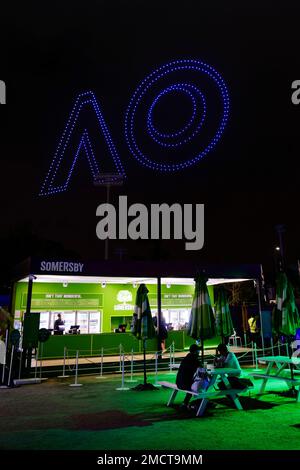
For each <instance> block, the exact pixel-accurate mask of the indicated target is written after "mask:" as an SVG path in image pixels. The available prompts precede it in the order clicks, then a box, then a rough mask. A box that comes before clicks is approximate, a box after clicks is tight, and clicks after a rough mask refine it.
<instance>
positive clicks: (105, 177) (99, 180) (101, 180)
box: [94, 173, 124, 260]
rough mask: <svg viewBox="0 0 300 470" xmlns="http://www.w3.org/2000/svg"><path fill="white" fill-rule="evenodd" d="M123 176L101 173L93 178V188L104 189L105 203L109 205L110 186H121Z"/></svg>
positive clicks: (106, 254)
mask: <svg viewBox="0 0 300 470" xmlns="http://www.w3.org/2000/svg"><path fill="white" fill-rule="evenodd" d="M123 181H124V176H123V175H120V174H118V173H101V174H99V175H96V176H95V178H94V186H104V187H106V203H107V204H109V199H110V188H111V186H122V184H123ZM104 259H105V260H108V237H106V239H105V247H104Z"/></svg>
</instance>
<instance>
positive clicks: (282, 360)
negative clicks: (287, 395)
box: [249, 356, 300, 403]
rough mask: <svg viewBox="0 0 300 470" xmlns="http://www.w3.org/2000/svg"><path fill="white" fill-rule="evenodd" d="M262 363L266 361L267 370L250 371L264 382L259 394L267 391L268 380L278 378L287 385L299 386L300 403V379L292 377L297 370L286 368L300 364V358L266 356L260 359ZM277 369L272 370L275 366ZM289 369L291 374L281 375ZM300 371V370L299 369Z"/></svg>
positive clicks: (298, 397)
mask: <svg viewBox="0 0 300 470" xmlns="http://www.w3.org/2000/svg"><path fill="white" fill-rule="evenodd" d="M259 362H260V363H266V364H268V365H267V368H266V370H265V371H263V372H262V373H261V372H250V373H249V375H251V376H252V377H256V378H258V379H262V380H263V382H262V384H261V387H260V390H259V394H262V393H263V392H264V391H265V387H266V385H267V382H268V380H270V379H277V380H282V381H283V382H285V383H286V384H287V385H292V386H295V387H298V390H297V394H296V401H297V403H300V379H298V378H294V377H292V374H294V373H295V372H296V371H293V372H292V370H291V369H286V366H287V365H289V366H290V367H294V366H297V365H299V364H300V360H299V359H296V358H289V357H287V356H266V357H262V358H260V359H259ZM274 366H275V367H276V368H275V371H274V372H272V370H273V367H274ZM287 371H289V372H290V374H291V376H290V377H285V376H283V375H281V374H282V373H283V372H287ZM297 372H298V371H297Z"/></svg>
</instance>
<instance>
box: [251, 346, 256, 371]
mask: <svg viewBox="0 0 300 470" xmlns="http://www.w3.org/2000/svg"><path fill="white" fill-rule="evenodd" d="M251 351H252V365H253V367H254V366H255V362H254V361H255V358H254V343H253V341H251Z"/></svg>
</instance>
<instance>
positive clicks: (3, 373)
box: [1, 330, 8, 384]
mask: <svg viewBox="0 0 300 470" xmlns="http://www.w3.org/2000/svg"><path fill="white" fill-rule="evenodd" d="M7 342H8V330H6V333H5V356H4V363H3V364H2V367H3V369H2V379H1V382H2V383H3V384H4V380H5V366H6V355H7Z"/></svg>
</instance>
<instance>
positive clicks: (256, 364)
mask: <svg viewBox="0 0 300 470" xmlns="http://www.w3.org/2000/svg"><path fill="white" fill-rule="evenodd" d="M254 357H255V369H254V370H259V368H258V362H257V346H256V343H254Z"/></svg>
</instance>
